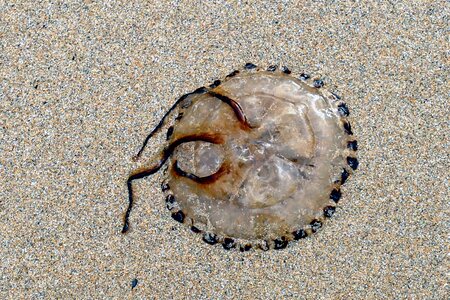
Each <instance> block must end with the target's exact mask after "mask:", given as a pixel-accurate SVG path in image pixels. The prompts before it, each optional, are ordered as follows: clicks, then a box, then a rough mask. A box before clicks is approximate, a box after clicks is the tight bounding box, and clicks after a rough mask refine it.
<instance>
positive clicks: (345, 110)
mask: <svg viewBox="0 0 450 300" xmlns="http://www.w3.org/2000/svg"><path fill="white" fill-rule="evenodd" d="M337 97H339V96H337ZM338 99H341V98H340V97H339V98H338ZM338 111H339V113H340V114H341V116H343V117H348V116H349V115H350V110H349V109H348V106H347V104H345V103H341V104H339V105H338Z"/></svg>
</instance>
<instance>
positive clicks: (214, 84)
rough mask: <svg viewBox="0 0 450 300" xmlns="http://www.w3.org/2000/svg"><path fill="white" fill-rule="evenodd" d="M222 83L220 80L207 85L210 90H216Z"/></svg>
mask: <svg viewBox="0 0 450 300" xmlns="http://www.w3.org/2000/svg"><path fill="white" fill-rule="evenodd" d="M221 83H222V82H221V81H220V80H214V82H213V83H212V84H210V85H209V87H210V88H212V89H213V88H216V87H218V86H219V85H220V84H221Z"/></svg>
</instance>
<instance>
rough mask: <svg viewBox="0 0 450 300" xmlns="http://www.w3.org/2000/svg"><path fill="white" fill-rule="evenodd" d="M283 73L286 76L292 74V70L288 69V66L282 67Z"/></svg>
mask: <svg viewBox="0 0 450 300" xmlns="http://www.w3.org/2000/svg"><path fill="white" fill-rule="evenodd" d="M281 72H283V73H284V74H291V73H292V72H291V70H289V68H288V67H286V66H282V67H281Z"/></svg>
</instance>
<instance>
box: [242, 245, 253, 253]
mask: <svg viewBox="0 0 450 300" xmlns="http://www.w3.org/2000/svg"><path fill="white" fill-rule="evenodd" d="M250 249H252V245H250V244H246V245H243V246H240V247H239V251H241V252H247V251H250Z"/></svg>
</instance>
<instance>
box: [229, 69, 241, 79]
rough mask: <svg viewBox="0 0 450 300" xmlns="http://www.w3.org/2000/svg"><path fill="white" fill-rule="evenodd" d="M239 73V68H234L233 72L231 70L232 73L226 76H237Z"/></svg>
mask: <svg viewBox="0 0 450 300" xmlns="http://www.w3.org/2000/svg"><path fill="white" fill-rule="evenodd" d="M237 74H239V71H238V70H234V71H233V72H231V73H230V74H228V75H227V76H226V78H230V77H234V76H236V75H237Z"/></svg>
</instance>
